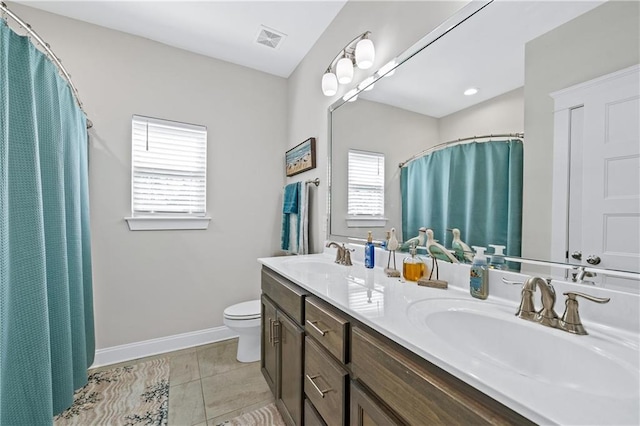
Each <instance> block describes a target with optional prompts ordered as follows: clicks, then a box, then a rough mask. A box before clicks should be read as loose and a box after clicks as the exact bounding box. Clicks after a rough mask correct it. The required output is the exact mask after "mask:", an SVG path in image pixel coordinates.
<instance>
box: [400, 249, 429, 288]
mask: <svg viewBox="0 0 640 426" xmlns="http://www.w3.org/2000/svg"><path fill="white" fill-rule="evenodd" d="M417 251H418V250H417V249H416V247H415V246H411V248H410V249H409V254H410V255H409V256H407V257H406V258H405V259H404V260H403V261H402V276H403V277H404V279H405V280H407V281H418V280H419V279H420V278H422V277H423V276H424V275H425V274H426V273H427V265H425V264H424V262H423V261H422V259H421V258H420V257H419V256H418V255H417V254H416V253H417Z"/></svg>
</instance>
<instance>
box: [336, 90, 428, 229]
mask: <svg viewBox="0 0 640 426" xmlns="http://www.w3.org/2000/svg"><path fill="white" fill-rule="evenodd" d="M332 115H333V119H332V122H331V125H332V129H331V131H332V138H333V141H334V142H335V141H341V142H343V143H333V147H332V153H331V155H332V157H333V162H332V164H331V166H332V169H331V173H332V174H333V176H332V182H333V188H332V191H331V232H332V233H333V234H336V235H349V236H358V237H360V238H366V237H367V231H369V230H372V231H373V237H374V238H375V239H377V240H383V239H384V238H385V230H387V229H390V228H396V231H397V234H396V235H397V236H398V239H400V240H402V216H401V215H402V204H401V197H400V169H399V168H398V163H400V162H401V161H405V160H406V159H407V158H409V157H411V156H412V155H413V154H415V153H416V152H419V151H421V150H423V149H424V148H425V147H426V146H428V144H429V143H431V142H432V141H437V140H438V121H437V119H435V118H433V117H429V116H427V115H423V114H418V113H415V112H411V111H407V110H404V109H401V108H396V107H393V106H389V105H385V104H381V103H378V102H371V101H366V100H364V99H358V100H357V101H356V102H347V103H346V104H344V105H342V106H340V108H338V109H337V110H335V111H334V112H333V114H332ZM349 149H358V150H362V151H373V152H381V153H383V154H384V155H385V163H384V164H385V200H384V204H385V209H384V210H385V217H387V218H388V219H389V221H388V222H387V223H386V224H385V225H384V228H371V227H366V228H348V227H347V223H346V218H347V192H348V191H347V182H348V173H347V171H348V164H347V163H348V161H347V159H348V158H347V157H348V151H349Z"/></svg>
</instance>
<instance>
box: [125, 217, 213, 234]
mask: <svg viewBox="0 0 640 426" xmlns="http://www.w3.org/2000/svg"><path fill="white" fill-rule="evenodd" d="M124 220H126V221H127V223H128V224H129V230H130V231H169V230H190V229H207V228H208V227H209V221H210V220H211V217H209V216H205V217H125V218H124Z"/></svg>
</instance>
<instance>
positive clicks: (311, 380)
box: [305, 374, 331, 398]
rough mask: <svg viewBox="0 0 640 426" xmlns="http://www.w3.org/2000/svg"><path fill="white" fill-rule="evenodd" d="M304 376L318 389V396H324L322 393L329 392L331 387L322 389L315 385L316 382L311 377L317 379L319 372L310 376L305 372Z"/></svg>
mask: <svg viewBox="0 0 640 426" xmlns="http://www.w3.org/2000/svg"><path fill="white" fill-rule="evenodd" d="M305 376H306V377H307V379H308V380H309V381H310V382H311V384H312V385H313V387H314V388H315V389H316V390H317V391H318V393H319V394H320V397H322V398H324V395H325V394H326V393H327V392H329V391H330V390H331V389H327V390H324V391H323V390H322V389H320V388H319V387H318V385H316V382H314V381H313V379H317V378H318V377H320V375H319V374H316V375H315V376H310V375H308V374H305Z"/></svg>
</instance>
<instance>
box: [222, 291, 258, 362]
mask: <svg viewBox="0 0 640 426" xmlns="http://www.w3.org/2000/svg"><path fill="white" fill-rule="evenodd" d="M260 310H261V306H260V299H257V300H250V301H248V302H242V303H238V304H236V305H232V306H229V307H228V308H227V309H225V310H224V325H226V326H227V327H229V328H230V329H231V330H233V331H234V332H236V333H237V334H238V353H237V355H236V358H237V359H238V361H240V362H254V361H258V360H259V359H260Z"/></svg>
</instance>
